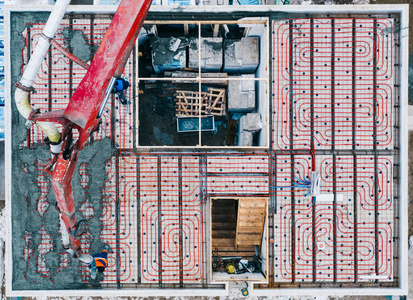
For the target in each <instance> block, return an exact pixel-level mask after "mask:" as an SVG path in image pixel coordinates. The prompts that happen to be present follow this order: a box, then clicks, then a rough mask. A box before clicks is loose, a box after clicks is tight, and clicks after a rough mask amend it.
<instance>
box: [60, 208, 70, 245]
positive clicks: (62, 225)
mask: <svg viewBox="0 0 413 300" xmlns="http://www.w3.org/2000/svg"><path fill="white" fill-rule="evenodd" d="M59 219H60V233H61V234H62V246H63V248H64V249H68V248H69V247H70V237H69V233H68V232H67V228H66V225H65V222H64V221H63V219H62V214H59Z"/></svg>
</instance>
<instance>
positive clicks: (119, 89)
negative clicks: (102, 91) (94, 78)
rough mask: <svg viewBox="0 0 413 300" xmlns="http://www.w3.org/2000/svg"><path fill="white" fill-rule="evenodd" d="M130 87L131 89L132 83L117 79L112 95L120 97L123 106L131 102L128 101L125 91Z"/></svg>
mask: <svg viewBox="0 0 413 300" xmlns="http://www.w3.org/2000/svg"><path fill="white" fill-rule="evenodd" d="M128 87H130V83H129V82H128V81H126V80H125V79H123V78H117V79H116V82H115V85H114V87H113V89H112V93H113V94H116V95H118V99H119V101H120V103H122V104H123V105H127V104H129V101H127V100H126V97H125V91H126V89H127V88H128Z"/></svg>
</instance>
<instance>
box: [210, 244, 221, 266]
mask: <svg viewBox="0 0 413 300" xmlns="http://www.w3.org/2000/svg"><path fill="white" fill-rule="evenodd" d="M215 252H216V254H214V252H212V257H213V258H214V262H213V263H212V270H214V271H218V269H219V268H221V266H222V263H221V256H219V254H218V248H215Z"/></svg>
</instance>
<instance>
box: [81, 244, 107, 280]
mask: <svg viewBox="0 0 413 300" xmlns="http://www.w3.org/2000/svg"><path fill="white" fill-rule="evenodd" d="M111 251H112V250H111V248H110V246H109V245H108V244H105V246H104V247H103V250H102V252H100V253H96V254H93V255H89V254H82V255H81V256H80V257H79V260H80V261H83V262H85V263H86V264H87V266H88V268H89V270H90V278H91V279H95V278H96V273H97V272H99V273H103V272H104V271H105V268H106V267H107V266H108V260H107V258H108V253H109V252H111Z"/></svg>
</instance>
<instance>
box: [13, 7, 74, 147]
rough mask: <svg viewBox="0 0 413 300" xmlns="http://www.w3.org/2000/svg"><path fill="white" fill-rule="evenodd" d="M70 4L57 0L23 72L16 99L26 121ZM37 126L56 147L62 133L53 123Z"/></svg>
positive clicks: (42, 123)
mask: <svg viewBox="0 0 413 300" xmlns="http://www.w3.org/2000/svg"><path fill="white" fill-rule="evenodd" d="M69 4H70V0H57V2H56V4H55V5H54V7H53V10H52V12H51V14H50V16H49V19H48V20H47V23H46V26H45V27H44V29H43V34H42V36H41V38H40V40H39V42H38V43H37V46H36V48H35V49H34V52H33V54H32V56H31V57H30V60H29V63H28V64H27V67H26V69H25V70H24V72H23V76H22V78H21V80H20V82H19V83H18V84H17V86H18V87H17V89H16V93H15V96H14V99H15V102H16V106H17V109H18V110H19V113H20V114H21V115H22V116H23V117H24V118H25V119H27V118H28V117H29V115H30V113H31V112H32V107H31V105H30V103H29V93H30V91H31V90H33V87H32V86H33V81H34V79H35V78H36V76H37V73H38V72H39V69H40V67H41V65H42V62H43V60H44V57H45V55H46V53H47V51H48V50H49V46H50V40H51V39H53V38H54V36H55V34H56V31H57V28H58V27H59V25H60V23H61V22H62V19H63V16H64V15H65V12H66V10H67V7H68V6H69ZM36 125H37V126H38V127H39V128H40V129H41V130H42V131H43V132H44V133H45V134H46V135H47V137H48V138H49V140H50V141H51V142H52V144H55V145H56V144H58V143H59V142H60V132H59V131H58V130H57V128H56V126H55V125H54V124H53V123H50V122H37V123H36ZM59 149H60V147H53V149H51V150H52V151H58V152H54V153H59V152H60V150H59Z"/></svg>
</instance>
